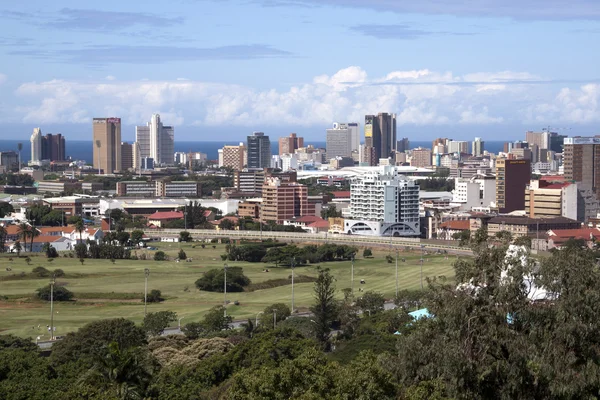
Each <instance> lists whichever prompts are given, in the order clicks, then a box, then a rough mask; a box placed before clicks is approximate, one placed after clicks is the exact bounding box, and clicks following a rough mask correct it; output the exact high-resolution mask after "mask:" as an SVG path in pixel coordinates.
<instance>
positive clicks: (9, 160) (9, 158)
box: [0, 151, 19, 171]
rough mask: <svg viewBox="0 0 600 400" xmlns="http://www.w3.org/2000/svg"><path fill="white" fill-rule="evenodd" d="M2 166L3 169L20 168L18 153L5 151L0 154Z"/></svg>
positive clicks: (0, 164)
mask: <svg viewBox="0 0 600 400" xmlns="http://www.w3.org/2000/svg"><path fill="white" fill-rule="evenodd" d="M0 166H2V167H4V168H3V169H4V170H5V171H6V170H12V169H14V168H18V167H19V155H18V154H17V152H16V151H3V152H0Z"/></svg>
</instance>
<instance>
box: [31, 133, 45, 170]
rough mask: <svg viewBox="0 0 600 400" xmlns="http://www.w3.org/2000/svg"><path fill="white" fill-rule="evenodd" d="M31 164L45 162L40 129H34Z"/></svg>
mask: <svg viewBox="0 0 600 400" xmlns="http://www.w3.org/2000/svg"><path fill="white" fill-rule="evenodd" d="M30 141H31V162H32V163H33V164H35V163H39V162H40V161H42V160H43V158H42V130H41V129H40V128H33V134H32V135H31V140H30Z"/></svg>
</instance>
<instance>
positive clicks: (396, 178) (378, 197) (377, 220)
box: [344, 166, 420, 236]
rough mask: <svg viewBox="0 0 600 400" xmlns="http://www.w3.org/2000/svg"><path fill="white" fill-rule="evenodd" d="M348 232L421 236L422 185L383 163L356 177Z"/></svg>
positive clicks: (352, 185) (351, 192)
mask: <svg viewBox="0 0 600 400" xmlns="http://www.w3.org/2000/svg"><path fill="white" fill-rule="evenodd" d="M344 232H345V233H348V234H353V233H354V234H361V235H376V236H419V235H420V230H419V186H418V185H417V184H416V183H415V182H414V181H412V180H409V179H407V178H406V177H404V176H401V175H398V173H397V170H396V168H395V167H392V166H384V167H381V169H380V170H378V171H369V172H367V173H365V174H363V175H361V176H359V177H357V178H356V179H354V180H353V182H352V184H351V186H350V219H347V220H345V222H344Z"/></svg>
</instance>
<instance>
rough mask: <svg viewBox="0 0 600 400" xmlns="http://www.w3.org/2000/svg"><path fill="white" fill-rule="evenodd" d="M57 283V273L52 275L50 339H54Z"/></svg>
mask: <svg viewBox="0 0 600 400" xmlns="http://www.w3.org/2000/svg"><path fill="white" fill-rule="evenodd" d="M55 283H56V275H54V274H53V275H52V279H50V340H54V284H55Z"/></svg>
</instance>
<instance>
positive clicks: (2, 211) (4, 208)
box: [0, 201, 15, 218]
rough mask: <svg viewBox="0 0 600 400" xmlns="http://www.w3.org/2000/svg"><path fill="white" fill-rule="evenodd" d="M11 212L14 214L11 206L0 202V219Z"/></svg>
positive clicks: (5, 202)
mask: <svg viewBox="0 0 600 400" xmlns="http://www.w3.org/2000/svg"><path fill="white" fill-rule="evenodd" d="M13 212H15V209H14V208H13V206H12V204H10V203H9V202H7V201H0V218H4V217H6V216H7V215H9V214H11V213H13Z"/></svg>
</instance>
